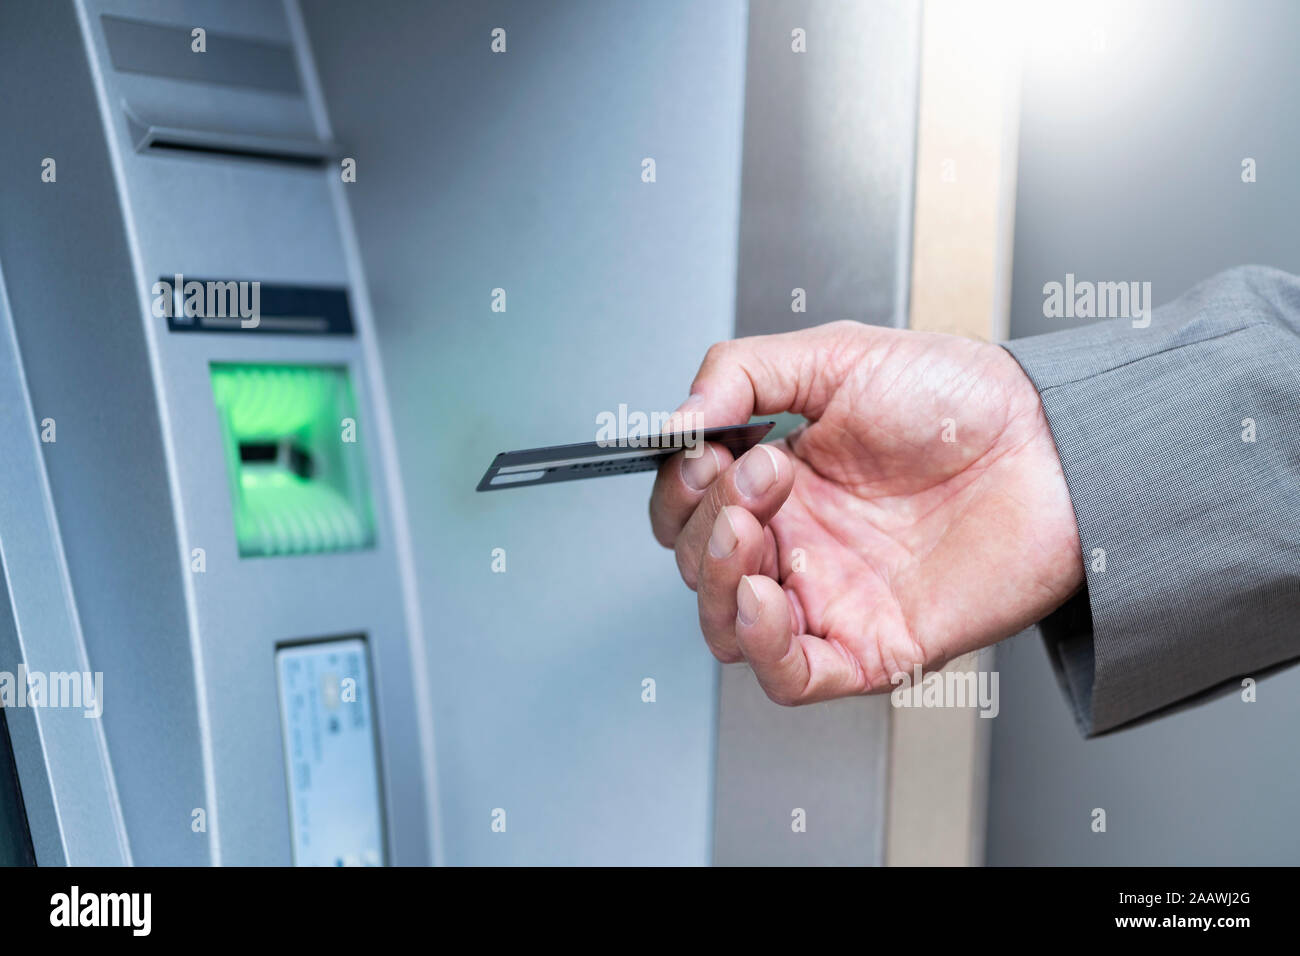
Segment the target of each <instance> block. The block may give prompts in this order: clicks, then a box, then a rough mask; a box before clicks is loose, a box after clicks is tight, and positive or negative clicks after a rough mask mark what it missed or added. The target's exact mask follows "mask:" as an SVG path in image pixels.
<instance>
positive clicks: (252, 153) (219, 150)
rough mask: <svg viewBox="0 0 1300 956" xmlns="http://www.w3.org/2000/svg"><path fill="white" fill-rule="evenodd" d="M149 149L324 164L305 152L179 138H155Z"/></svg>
mask: <svg viewBox="0 0 1300 956" xmlns="http://www.w3.org/2000/svg"><path fill="white" fill-rule="evenodd" d="M149 149H151V150H160V151H165V152H176V153H198V154H200V155H202V154H207V155H209V156H226V157H232V158H234V159H253V160H261V161H264V162H272V163H283V164H287V165H290V166H302V167H305V168H311V169H319V168H321V167H322V166H324V165H325V157H324V156H312V155H309V154H306V153H287V152H281V151H278V150H267V149H251V148H244V147H241V146H205V145H203V144H200V143H185V142H181V141H179V140H169V139H156V140H154V141H153V142H152V143H150V144H149Z"/></svg>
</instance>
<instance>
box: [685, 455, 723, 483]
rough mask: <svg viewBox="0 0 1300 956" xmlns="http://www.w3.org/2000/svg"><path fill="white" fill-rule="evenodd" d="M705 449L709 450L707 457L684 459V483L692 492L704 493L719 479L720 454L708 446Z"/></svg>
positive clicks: (699, 456)
mask: <svg viewBox="0 0 1300 956" xmlns="http://www.w3.org/2000/svg"><path fill="white" fill-rule="evenodd" d="M704 447H705V448H706V449H708V454H707V455H698V456H696V457H695V458H691V457H690V456H689V455H687V456H683V458H682V481H684V482H686V487H687V488H689V489H691V491H703V490H704V489H705V488H707V487H709V485H711V484H713V479H714V478H716V477H718V453H717V452H716V451H714V450H713V449H712V448H711V447H710V446H708V445H705V446H704Z"/></svg>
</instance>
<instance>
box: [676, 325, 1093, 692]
mask: <svg viewBox="0 0 1300 956" xmlns="http://www.w3.org/2000/svg"><path fill="white" fill-rule="evenodd" d="M678 411H679V412H681V413H688V412H689V413H692V414H695V415H699V416H700V418H698V419H695V420H694V421H695V422H696V423H698V424H700V425H701V426H702V427H711V426H714V425H732V424H736V423H740V422H745V421H748V420H749V418H750V416H751V415H770V414H773V413H776V412H785V411H789V412H795V413H798V414H800V415H802V416H804V417H805V418H806V419H808V424H807V425H804V426H801V427H800V428H799V429H797V430H796V431H795V432H794V433H792V434H791V435H790V436H789V437H788V438H786V439H785V440H784V441H781V442H775V443H773V444H770V445H759V446H757V447H755V448H753V449H751V450H750V451H748V452H746V453H745V454H744V455H743V456H741V458H740V459H739V460H737V461H734V462H733V461H732V458H731V455H730V453H728V452H727V450H726V449H725V448H722V447H720V446H717V445H707V446H706V447H705V451H704V453H703V454H702V455H701V456H699V457H696V458H687V457H685V456H684V455H683V454H682V453H678V454H677V455H674V456H673V457H672V458H670V459H668V460H667V461H666V462H665V463H664V464H663V465H662V466H661V467H660V469H659V476H658V478H657V479H656V481H655V487H654V493H653V495H652V497H651V499H650V521H651V525H652V527H653V529H654V534H655V537H656V538H657V539H658V540H659V542H660V543H661V544H663V545H664V546H665V547H670V548H673V549H675V551H676V554H677V566H678V569H679V570H680V571H681V575H682V578H683V579H684V580H685V581H686V583H687V585H688V586H689V587H691V588H692V589H693V590H695V591H696V592H698V595H699V609H700V626H701V628H702V629H703V631H704V637H705V640H706V641H708V644H709V647H710V649H711V650H712V651H713V654H714V656H716V657H717V658H718V659H719V660H721V661H738V660H741V659H744V660H747V661H749V663H750V665H751V666H752V667H753V670H754V673H755V675H756V676H757V677H758V680H759V682H760V683H761V684H762V685H763V688H764V690H766V691H767V694H768V696H769V697H771V698H772V699H773V700H775V701H777V702H778V703H782V704H802V703H809V702H812V701H818V700H827V699H829V698H833V697H843V696H846V695H849V694H861V693H870V692H876V691H888V690H890V689H892V686H893V685H892V684H891V681H890V679H891V678H892V677H893V676H894V675H896V674H899V673H905V674H907V675H908V676H909V677H910V676H911V675H912V668H913V666H914V665H916V664H920V665H921V666H922V667H923V668H924V669H926V670H930V669H932V668H937V667H939V666H942V665H943V664H944V663H946V662H947V661H949V660H951V659H952V658H954V657H957V656H959V655H961V654H964V653H966V652H968V651H971V650H974V649H976V648H980V647H984V646H985V645H988V644H992V643H994V642H995V641H998V640H1001V639H1002V638H1004V637H1008V636H1010V635H1012V634H1015V633H1016V632H1018V631H1020V630H1022V629H1023V628H1025V627H1028V626H1029V625H1030V624H1033V623H1034V622H1035V621H1038V620H1040V619H1041V618H1042V617H1044V616H1045V615H1046V614H1047V613H1048V612H1050V611H1051V610H1053V609H1054V608H1056V607H1057V606H1059V605H1060V604H1062V603H1063V602H1064V601H1065V600H1066V598H1068V597H1069V596H1070V595H1071V594H1072V593H1074V591H1076V590H1077V589H1078V588H1079V586H1080V585H1081V584H1082V583H1083V563H1082V555H1081V553H1080V546H1079V534H1078V528H1077V526H1076V524H1075V519H1074V511H1073V508H1072V506H1071V504H1070V496H1069V493H1068V491H1067V489H1066V485H1065V478H1064V476H1063V474H1062V472H1061V464H1060V460H1059V458H1058V457H1057V453H1056V446H1055V444H1054V443H1053V441H1052V435H1051V432H1050V431H1049V430H1048V427H1047V420H1046V418H1045V417H1044V414H1043V409H1042V405H1041V404H1040V402H1039V399H1038V393H1037V391H1036V390H1035V388H1034V386H1033V383H1031V382H1030V381H1029V379H1028V378H1027V377H1026V376H1025V374H1024V372H1022V371H1021V369H1020V367H1019V365H1017V364H1016V361H1015V359H1013V358H1012V357H1011V356H1010V355H1009V354H1008V353H1007V352H1006V351H1005V350H1004V349H1001V348H999V347H997V346H995V345H988V344H985V343H981V342H974V341H970V340H967V339H962V338H957V337H954V336H947V335H932V334H927V333H921V332H903V331H898V330H896V329H884V328H878V327H875V326H869V325H860V324H858V323H856V322H835V323H832V324H830V325H823V326H820V327H818V328H814V329H808V330H806V331H803V332H793V333H789V334H786V335H767V336H759V337H755V338H748V339H737V340H735V341H732V342H723V343H721V344H719V345H715V346H714V347H713V348H711V349H710V350H709V352H708V354H707V355H706V356H705V359H704V364H703V365H702V366H701V367H700V371H699V373H698V374H697V375H696V377H695V382H694V384H693V385H692V386H691V397H690V398H689V399H687V401H686V402H685V403H684V404H683V405H682V406H681V407H680V408H679V409H678ZM669 430H671V425H670V429H669Z"/></svg>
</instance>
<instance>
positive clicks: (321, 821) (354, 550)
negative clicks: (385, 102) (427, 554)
mask: <svg viewBox="0 0 1300 956" xmlns="http://www.w3.org/2000/svg"><path fill="white" fill-rule="evenodd" d="M0 122H2V123H3V129H4V135H3V136H2V137H0V172H2V173H3V181H2V184H0V277H2V283H0V437H2V438H3V443H4V448H5V449H6V451H5V455H4V458H3V460H0V492H2V494H0V562H2V563H3V571H4V575H3V578H2V579H0V580H2V581H3V586H2V587H0V672H4V673H9V674H18V675H22V674H26V675H27V677H28V679H30V678H31V675H33V674H40V675H45V676H46V677H50V678H51V680H57V679H58V678H57V677H55V676H53V675H65V677H66V675H96V676H98V675H102V691H101V692H100V694H99V697H100V700H99V701H98V703H99V704H100V705H101V706H102V714H99V715H96V714H94V713H93V712H92V711H93V709H94V708H91V707H87V706H82V707H80V708H78V707H75V706H68V705H67V701H66V700H65V701H63V705H62V706H53V705H52V704H50V703H48V702H47V705H46V706H32V705H31V703H30V702H28V704H27V705H26V706H19V705H17V704H13V703H11V704H10V705H9V706H6V707H5V709H4V711H3V714H2V716H3V718H4V720H3V722H2V723H0V830H2V831H3V832H0V855H3V856H0V861H6V862H29V863H30V862H35V863H37V864H39V865H52V864H63V863H68V864H127V863H135V864H181V865H209V864H212V865H217V864H252V865H289V864H299V865H349V864H362V865H375V864H402V865H419V864H428V863H432V862H435V860H436V851H437V847H438V843H439V841H438V840H437V835H436V814H435V811H434V805H435V801H434V786H433V750H432V747H433V745H432V721H431V708H430V705H429V699H428V692H427V686H426V676H427V675H426V669H425V662H424V660H423V656H422V651H421V648H422V646H423V644H422V640H421V635H420V632H419V621H418V615H417V612H416V610H415V609H416V603H415V597H414V583H413V577H412V570H411V568H412V565H411V561H410V547H409V542H408V541H407V539H406V530H405V528H406V524H405V521H404V517H403V514H404V510H403V509H404V506H403V501H402V490H401V487H400V483H399V480H398V475H397V468H396V458H395V450H394V445H393V439H392V434H391V430H390V425H389V420H388V411H387V407H386V403H385V396H384V389H383V379H382V376H381V374H380V370H379V366H378V361H377V357H376V347H375V342H374V338H373V332H372V327H371V316H370V310H369V305H368V295H367V291H366V286H365V280H364V277H363V275H362V273H361V270H360V266H359V259H358V255H357V249H356V246H355V240H354V238H353V233H352V230H351V226H350V220H349V215H348V211H347V206H346V196H345V192H344V190H345V189H346V188H347V183H346V182H345V179H346V176H345V170H346V168H347V166H348V154H347V152H346V150H345V149H343V148H341V147H340V146H338V145H336V144H335V143H333V142H332V141H331V134H330V129H329V124H328V120H327V118H326V113H325V110H324V107H323V104H322V101H321V97H320V93H319V87H318V84H317V80H316V77H315V73H314V69H313V66H312V61H311V57H310V53H309V51H308V49H307V47H306V45H305V42H304V33H303V28H302V24H301V20H300V15H299V11H298V10H297V7H296V4H295V3H294V2H292V0H289V2H287V3H284V4H281V3H279V2H273V0H186V2H164V0H14V2H6V3H5V4H3V5H0ZM69 680H71V679H70V678H69ZM74 683H75V682H74ZM93 686H94V684H93V681H88V682H87V683H85V685H84V688H83V689H86V690H87V695H89V688H91V687H93ZM81 703H82V704H83V705H84V704H86V703H87V701H86V700H84V699H83V700H82V701H81ZM4 857H7V858H8V859H7V860H5V859H4Z"/></svg>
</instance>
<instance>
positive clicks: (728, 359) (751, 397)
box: [670, 321, 893, 428]
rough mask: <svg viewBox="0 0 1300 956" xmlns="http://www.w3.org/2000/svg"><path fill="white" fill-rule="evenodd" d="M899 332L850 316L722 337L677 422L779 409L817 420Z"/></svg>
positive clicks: (716, 421) (711, 421) (719, 421)
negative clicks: (857, 369)
mask: <svg viewBox="0 0 1300 956" xmlns="http://www.w3.org/2000/svg"><path fill="white" fill-rule="evenodd" d="M891 331H893V330H891V329H883V328H879V327H878V326H871V325H863V324H862V323H859V322H849V321H842V322H832V323H830V324H828V325H819V326H817V327H815V328H811V329H802V330H800V331H797V332H784V333H781V334H779V335H755V336H751V337H749V338H743V339H732V340H731V341H729V342H719V343H718V344H716V345H714V346H713V347H712V348H710V349H709V351H708V352H707V353H706V354H705V356H704V362H703V364H701V365H700V370H699V372H697V373H696V375H695V381H694V382H692V383H691V395H690V397H689V398H688V399H687V400H686V401H685V402H683V403H682V404H681V405H680V406H678V408H677V410H676V411H675V412H674V413H673V417H672V418H670V421H671V420H673V419H675V418H676V416H678V415H682V416H685V415H687V414H689V415H691V416H693V417H694V421H695V425H696V427H700V428H714V427H717V426H721V425H739V424H744V423H745V422H747V421H749V419H750V417H751V416H754V415H773V414H776V413H778V412H793V413H795V414H798V415H803V416H804V417H805V418H808V419H810V420H813V421H815V420H816V419H818V418H820V417H821V414H822V412H823V411H824V410H825V408H826V405H827V403H828V402H829V401H830V399H831V396H832V395H834V394H835V390H836V389H837V388H839V386H840V384H841V383H842V382H843V381H844V379H845V377H846V376H847V375H848V373H849V372H850V371H851V370H852V369H853V367H854V366H855V365H856V364H857V363H858V362H859V361H860V360H861V359H862V358H863V357H864V356H865V355H867V353H868V352H870V350H871V349H872V348H873V347H875V346H877V345H879V344H880V342H881V339H882V337H883V336H884V335H887V334H888V333H889V332H891Z"/></svg>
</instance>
